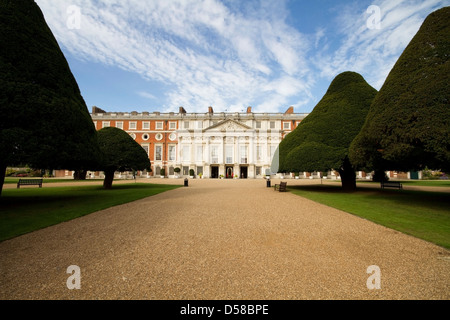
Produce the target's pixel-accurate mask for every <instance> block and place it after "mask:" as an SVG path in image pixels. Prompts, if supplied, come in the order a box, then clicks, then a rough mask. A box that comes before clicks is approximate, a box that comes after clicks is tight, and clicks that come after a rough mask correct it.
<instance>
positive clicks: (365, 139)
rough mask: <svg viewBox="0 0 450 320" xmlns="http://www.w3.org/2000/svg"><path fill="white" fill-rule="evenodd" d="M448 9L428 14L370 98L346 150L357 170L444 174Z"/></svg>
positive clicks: (448, 121) (449, 95)
mask: <svg viewBox="0 0 450 320" xmlns="http://www.w3.org/2000/svg"><path fill="white" fill-rule="evenodd" d="M449 55H450V7H445V8H442V9H439V10H437V11H435V12H433V13H431V14H430V15H429V16H428V17H427V18H426V19H425V21H424V23H423V24H422V26H421V28H420V29H419V31H418V32H417V34H416V35H415V36H414V38H413V39H412V40H411V42H410V43H409V45H408V46H407V47H406V49H405V50H404V52H403V53H402V55H401V56H400V58H399V59H398V61H397V63H396V64H395V65H394V67H393V69H392V70H391V72H390V73H389V75H388V77H387V79H386V81H385V83H384V85H383V86H382V88H381V89H380V92H379V93H378V94H377V96H376V98H375V99H374V101H373V103H372V105H371V107H370V111H369V114H368V116H367V120H366V122H365V124H364V126H363V128H362V130H361V133H360V134H359V135H358V136H357V137H356V139H355V141H354V142H353V143H352V146H351V148H350V159H351V161H352V162H353V163H355V164H357V165H359V166H366V167H368V168H373V169H380V170H397V171H410V170H421V169H424V168H425V167H427V166H428V168H433V169H441V170H444V171H447V172H448V171H449V170H450V85H449V84H450V63H449Z"/></svg>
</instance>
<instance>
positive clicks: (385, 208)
mask: <svg viewBox="0 0 450 320" xmlns="http://www.w3.org/2000/svg"><path fill="white" fill-rule="evenodd" d="M289 190H290V191H291V192H292V193H294V194H297V195H299V196H302V197H305V198H308V199H310V200H313V201H316V202H319V203H322V204H324V205H327V206H330V207H333V208H336V209H339V210H342V211H345V212H348V213H351V214H354V215H357V216H359V217H362V218H365V219H367V220H370V221H373V222H375V223H377V224H380V225H383V226H386V227H388V228H391V229H394V230H397V231H400V232H403V233H405V234H409V235H412V236H414V237H417V238H420V239H423V240H426V241H429V242H433V243H435V244H437V245H439V246H442V247H444V248H447V249H450V193H445V192H426V191H407V190H383V191H382V190H380V189H379V188H377V189H375V188H374V189H372V188H359V189H358V191H357V192H354V193H345V192H343V191H342V190H341V188H340V187H339V186H333V185H329V184H328V185H310V186H291V187H290V188H289Z"/></svg>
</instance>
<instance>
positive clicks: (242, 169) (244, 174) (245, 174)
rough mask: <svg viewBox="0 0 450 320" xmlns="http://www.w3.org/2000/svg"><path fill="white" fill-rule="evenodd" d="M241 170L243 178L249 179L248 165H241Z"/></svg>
mask: <svg viewBox="0 0 450 320" xmlns="http://www.w3.org/2000/svg"><path fill="white" fill-rule="evenodd" d="M240 171H241V176H240V178H241V179H247V178H248V167H243V166H241V167H240Z"/></svg>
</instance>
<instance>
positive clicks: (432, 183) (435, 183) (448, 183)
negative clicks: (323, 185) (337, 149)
mask: <svg viewBox="0 0 450 320" xmlns="http://www.w3.org/2000/svg"><path fill="white" fill-rule="evenodd" d="M334 181H336V180H334ZM392 181H399V182H400V183H401V184H403V185H405V186H406V185H407V186H418V187H448V188H450V180H392ZM339 182H340V181H339ZM357 183H370V184H373V185H375V186H380V183H379V182H372V181H364V180H358V181H357Z"/></svg>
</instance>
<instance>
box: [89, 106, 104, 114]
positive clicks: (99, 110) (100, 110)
mask: <svg viewBox="0 0 450 320" xmlns="http://www.w3.org/2000/svg"><path fill="white" fill-rule="evenodd" d="M92 113H106V111H105V110H102V109H100V108H99V107H96V106H93V107H92Z"/></svg>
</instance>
